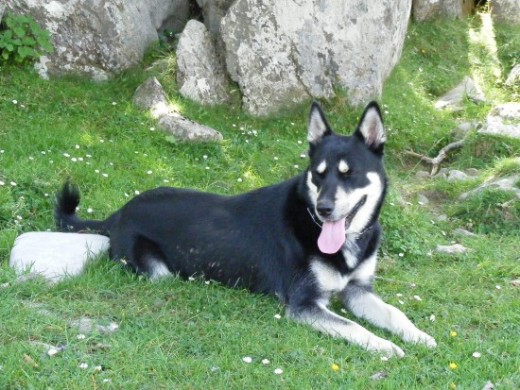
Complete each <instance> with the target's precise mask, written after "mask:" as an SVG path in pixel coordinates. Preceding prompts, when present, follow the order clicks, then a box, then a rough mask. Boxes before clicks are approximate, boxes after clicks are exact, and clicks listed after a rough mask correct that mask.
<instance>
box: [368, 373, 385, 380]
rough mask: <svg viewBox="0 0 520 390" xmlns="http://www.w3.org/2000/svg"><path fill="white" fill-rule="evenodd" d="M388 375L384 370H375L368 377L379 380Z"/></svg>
mask: <svg viewBox="0 0 520 390" xmlns="http://www.w3.org/2000/svg"><path fill="white" fill-rule="evenodd" d="M387 377H388V373H387V372H386V371H379V372H376V373H375V374H374V375H372V376H371V377H370V379H372V380H373V381H380V380H381V379H385V378H387Z"/></svg>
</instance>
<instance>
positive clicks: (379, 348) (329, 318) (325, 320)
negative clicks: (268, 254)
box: [288, 303, 404, 357]
mask: <svg viewBox="0 0 520 390" xmlns="http://www.w3.org/2000/svg"><path fill="white" fill-rule="evenodd" d="M288 315H289V316H290V317H292V318H293V319H295V320H296V321H298V322H301V323H305V324H308V325H310V326H312V327H313V328H314V329H316V330H318V331H320V332H323V333H326V334H328V335H330V336H333V337H339V338H342V339H345V340H347V341H349V342H351V343H353V344H357V345H360V346H362V347H363V348H365V349H367V350H368V351H374V352H380V353H382V354H383V355H385V356H388V357H390V356H394V355H395V356H399V357H402V356H404V352H403V350H402V349H401V348H399V347H398V346H397V345H395V344H394V343H392V342H390V341H388V340H385V339H382V338H381V337H378V336H376V335H375V334H373V333H371V332H369V331H368V330H366V329H365V328H363V327H362V326H361V325H359V324H357V323H355V322H354V321H350V320H347V319H346V318H343V317H341V316H339V315H337V314H336V313H334V312H332V311H330V310H329V309H327V308H326V307H325V306H323V305H321V304H319V303H312V304H308V305H304V306H303V305H299V306H298V307H297V308H294V307H291V306H289V308H288Z"/></svg>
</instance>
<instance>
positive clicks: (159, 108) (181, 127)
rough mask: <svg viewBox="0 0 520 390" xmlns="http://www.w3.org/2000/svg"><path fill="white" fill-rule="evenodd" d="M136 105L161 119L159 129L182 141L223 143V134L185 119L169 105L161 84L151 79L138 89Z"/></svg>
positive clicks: (135, 95) (135, 94) (135, 99)
mask: <svg viewBox="0 0 520 390" xmlns="http://www.w3.org/2000/svg"><path fill="white" fill-rule="evenodd" d="M134 104H135V105H136V106H137V107H139V108H141V109H143V110H149V111H150V115H151V116H152V117H154V118H156V119H159V123H158V127H159V128H160V129H161V130H163V131H165V132H166V133H168V134H171V135H172V136H173V137H174V138H175V139H177V140H180V141H221V140H222V139H223V137H222V134H220V133H219V132H218V131H216V130H214V129H212V128H210V127H207V126H204V125H200V124H198V123H196V122H193V121H191V120H189V119H186V118H184V117H183V116H182V115H180V114H179V113H178V112H176V111H175V110H174V108H173V107H171V106H170V105H169V104H168V98H167V96H166V93H165V92H164V89H163V87H162V85H161V83H160V82H159V81H158V80H157V79H156V78H155V77H151V78H149V79H148V80H146V81H145V82H144V83H143V84H142V85H140V86H139V87H137V89H136V91H135V93H134Z"/></svg>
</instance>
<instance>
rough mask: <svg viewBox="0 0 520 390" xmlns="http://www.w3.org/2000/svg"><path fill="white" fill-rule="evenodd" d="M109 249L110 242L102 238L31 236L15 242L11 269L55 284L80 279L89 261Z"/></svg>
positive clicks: (56, 233) (87, 235)
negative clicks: (38, 276) (40, 277)
mask: <svg viewBox="0 0 520 390" xmlns="http://www.w3.org/2000/svg"><path fill="white" fill-rule="evenodd" d="M109 246H110V244H109V238H108V237H105V236H102V235H99V234H83V233H58V232H29V233H24V234H22V235H20V236H19V237H18V238H17V239H16V241H15V243H14V246H13V249H12V250H11V257H10V259H9V265H10V266H11V267H12V268H14V269H15V270H16V273H17V274H20V275H22V274H26V273H29V274H31V275H35V276H36V275H40V276H43V277H44V278H45V279H46V280H48V281H49V282H51V283H56V282H59V281H61V280H63V279H64V278H66V277H68V276H77V275H80V274H81V273H82V272H83V269H84V268H85V265H86V264H87V262H88V261H89V259H92V258H94V257H96V256H99V255H100V254H102V253H105V252H106V251H107V250H108V248H109Z"/></svg>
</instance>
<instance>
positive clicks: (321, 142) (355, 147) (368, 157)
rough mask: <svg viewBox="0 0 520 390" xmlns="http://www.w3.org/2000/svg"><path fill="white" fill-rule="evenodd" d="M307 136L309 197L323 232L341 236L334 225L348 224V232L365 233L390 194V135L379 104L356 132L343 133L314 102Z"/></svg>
mask: <svg viewBox="0 0 520 390" xmlns="http://www.w3.org/2000/svg"><path fill="white" fill-rule="evenodd" d="M307 138H308V141H309V144H310V149H309V156H310V166H309V169H308V171H307V186H308V191H309V197H310V199H311V202H312V205H313V207H314V209H315V210H314V211H315V214H316V215H317V216H318V218H319V219H320V220H321V222H322V223H323V226H324V227H323V229H324V231H325V228H330V230H329V231H328V233H326V234H329V235H334V234H340V233H341V231H339V230H337V229H336V228H334V227H333V226H336V227H338V226H339V225H341V224H343V225H344V228H345V229H344V231H343V232H344V233H346V234H349V233H360V232H361V231H363V229H365V228H366V227H367V226H368V225H369V224H371V223H373V221H374V220H375V219H376V218H377V217H378V215H379V210H380V207H381V203H382V200H383V198H384V196H385V193H386V176H385V172H384V167H383V148H384V144H385V141H386V133H385V130H384V126H383V119H382V117H381V110H380V109H379V106H378V105H377V103H375V102H371V103H370V104H368V106H367V107H366V108H365V111H364V112H363V115H362V117H361V120H360V121H359V124H358V126H357V128H356V129H355V131H354V132H353V134H352V135H350V136H342V135H338V134H335V133H334V132H333V131H332V129H331V128H330V126H329V124H328V123H327V120H326V118H325V115H324V113H323V111H322V110H321V108H320V106H319V105H318V104H317V103H313V105H312V108H311V112H310V116H309V125H308V137H307ZM340 227H341V226H339V227H338V229H339V228H340ZM335 229H336V230H335Z"/></svg>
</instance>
